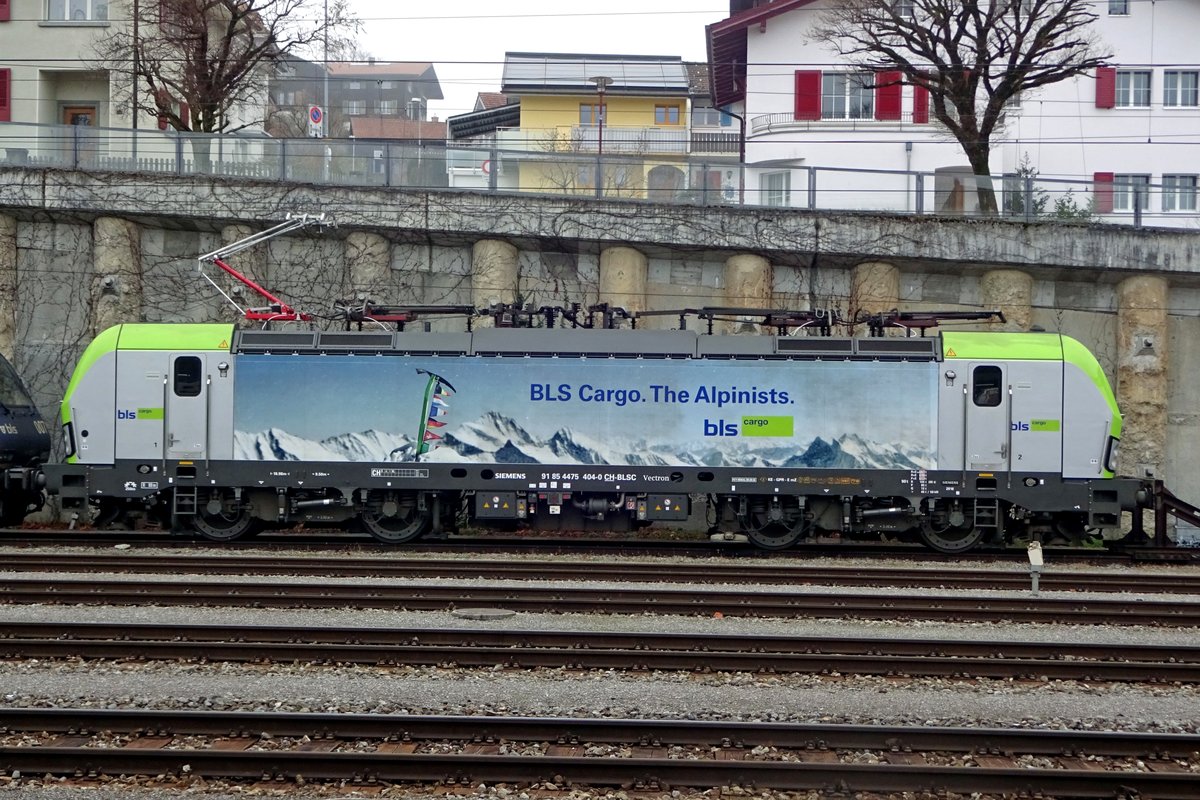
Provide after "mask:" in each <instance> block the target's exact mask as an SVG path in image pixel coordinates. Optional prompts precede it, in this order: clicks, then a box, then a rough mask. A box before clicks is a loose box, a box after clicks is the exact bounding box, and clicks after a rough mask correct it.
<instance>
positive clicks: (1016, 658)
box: [0, 622, 1200, 683]
mask: <svg viewBox="0 0 1200 800" xmlns="http://www.w3.org/2000/svg"><path fill="white" fill-rule="evenodd" d="M0 657H4V658H44V659H49V658H84V659H129V658H135V659H160V660H162V659H204V660H208V661H228V662H242V663H245V662H260V661H276V662H295V661H302V662H309V663H314V662H333V663H339V664H372V665H397V664H405V665H422V666H439V665H444V664H448V663H453V664H455V665H457V666H460V667H494V666H497V665H502V666H505V667H510V668H573V669H624V670H630V669H634V670H646V669H659V670H687V671H705V672H708V671H726V672H771V673H780V674H796V673H804V674H822V673H829V672H838V673H841V674H854V675H885V676H888V675H903V676H908V677H916V676H920V677H930V676H938V677H947V676H950V677H954V676H962V677H986V678H1028V679H1037V680H1050V679H1057V680H1093V681H1128V682H1143V683H1145V682H1155V681H1172V682H1178V683H1200V647H1188V646H1170V645H1128V644H1111V645H1102V644H1069V643H1068V644H1059V643H1054V642H1006V641H955V640H945V639H884V638H874V637H867V638H857V637H852V638H844V637H812V636H804V637H785V636H736V635H697V634H661V633H658V634H630V633H608V632H580V631H537V630H509V631H497V630H492V629H450V630H426V629H419V628H391V629H386V628H334V629H329V628H304V627H298V626H265V625H264V626H241V625H191V624H183V625H167V624H145V623H135V624H115V623H43V622H16V623H14V622H8V623H0Z"/></svg>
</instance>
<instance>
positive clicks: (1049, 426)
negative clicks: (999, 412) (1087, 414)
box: [1012, 419, 1062, 433]
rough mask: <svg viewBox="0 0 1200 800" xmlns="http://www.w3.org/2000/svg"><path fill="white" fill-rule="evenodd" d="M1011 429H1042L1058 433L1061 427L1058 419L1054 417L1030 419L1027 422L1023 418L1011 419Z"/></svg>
mask: <svg viewBox="0 0 1200 800" xmlns="http://www.w3.org/2000/svg"><path fill="white" fill-rule="evenodd" d="M1012 429H1013V430H1014V431H1043V432H1049V433H1058V432H1059V431H1060V430H1061V429H1062V425H1061V424H1060V421H1059V420H1056V419H1031V420H1029V421H1028V422H1026V421H1025V420H1021V419H1017V420H1013V424H1012Z"/></svg>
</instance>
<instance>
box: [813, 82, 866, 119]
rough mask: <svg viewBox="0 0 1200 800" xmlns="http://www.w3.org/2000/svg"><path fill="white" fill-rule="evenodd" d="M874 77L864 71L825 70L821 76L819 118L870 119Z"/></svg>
mask: <svg viewBox="0 0 1200 800" xmlns="http://www.w3.org/2000/svg"><path fill="white" fill-rule="evenodd" d="M873 80H874V78H873V77H872V76H871V75H869V74H866V73H861V74H860V73H853V72H827V73H825V74H824V75H822V76H821V119H872V118H873V117H874V116H875V90H874V89H867V88H865V87H867V86H870V85H871V83H872V82H873Z"/></svg>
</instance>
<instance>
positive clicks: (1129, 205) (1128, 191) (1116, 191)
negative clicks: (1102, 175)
mask: <svg viewBox="0 0 1200 800" xmlns="http://www.w3.org/2000/svg"><path fill="white" fill-rule="evenodd" d="M1149 190H1150V176H1149V175H1114V176H1113V211H1133V204H1134V201H1135V200H1136V201H1137V207H1138V208H1140V209H1141V210H1142V211H1145V210H1146V199H1147V197H1148V195H1149Z"/></svg>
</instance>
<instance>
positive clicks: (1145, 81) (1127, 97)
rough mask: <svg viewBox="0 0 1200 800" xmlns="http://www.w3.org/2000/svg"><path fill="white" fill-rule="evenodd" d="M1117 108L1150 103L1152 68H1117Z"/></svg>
mask: <svg viewBox="0 0 1200 800" xmlns="http://www.w3.org/2000/svg"><path fill="white" fill-rule="evenodd" d="M1116 105H1117V108H1143V107H1149V105H1150V70H1148V69H1147V70H1141V69H1138V70H1134V69H1119V70H1117V102H1116Z"/></svg>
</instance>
